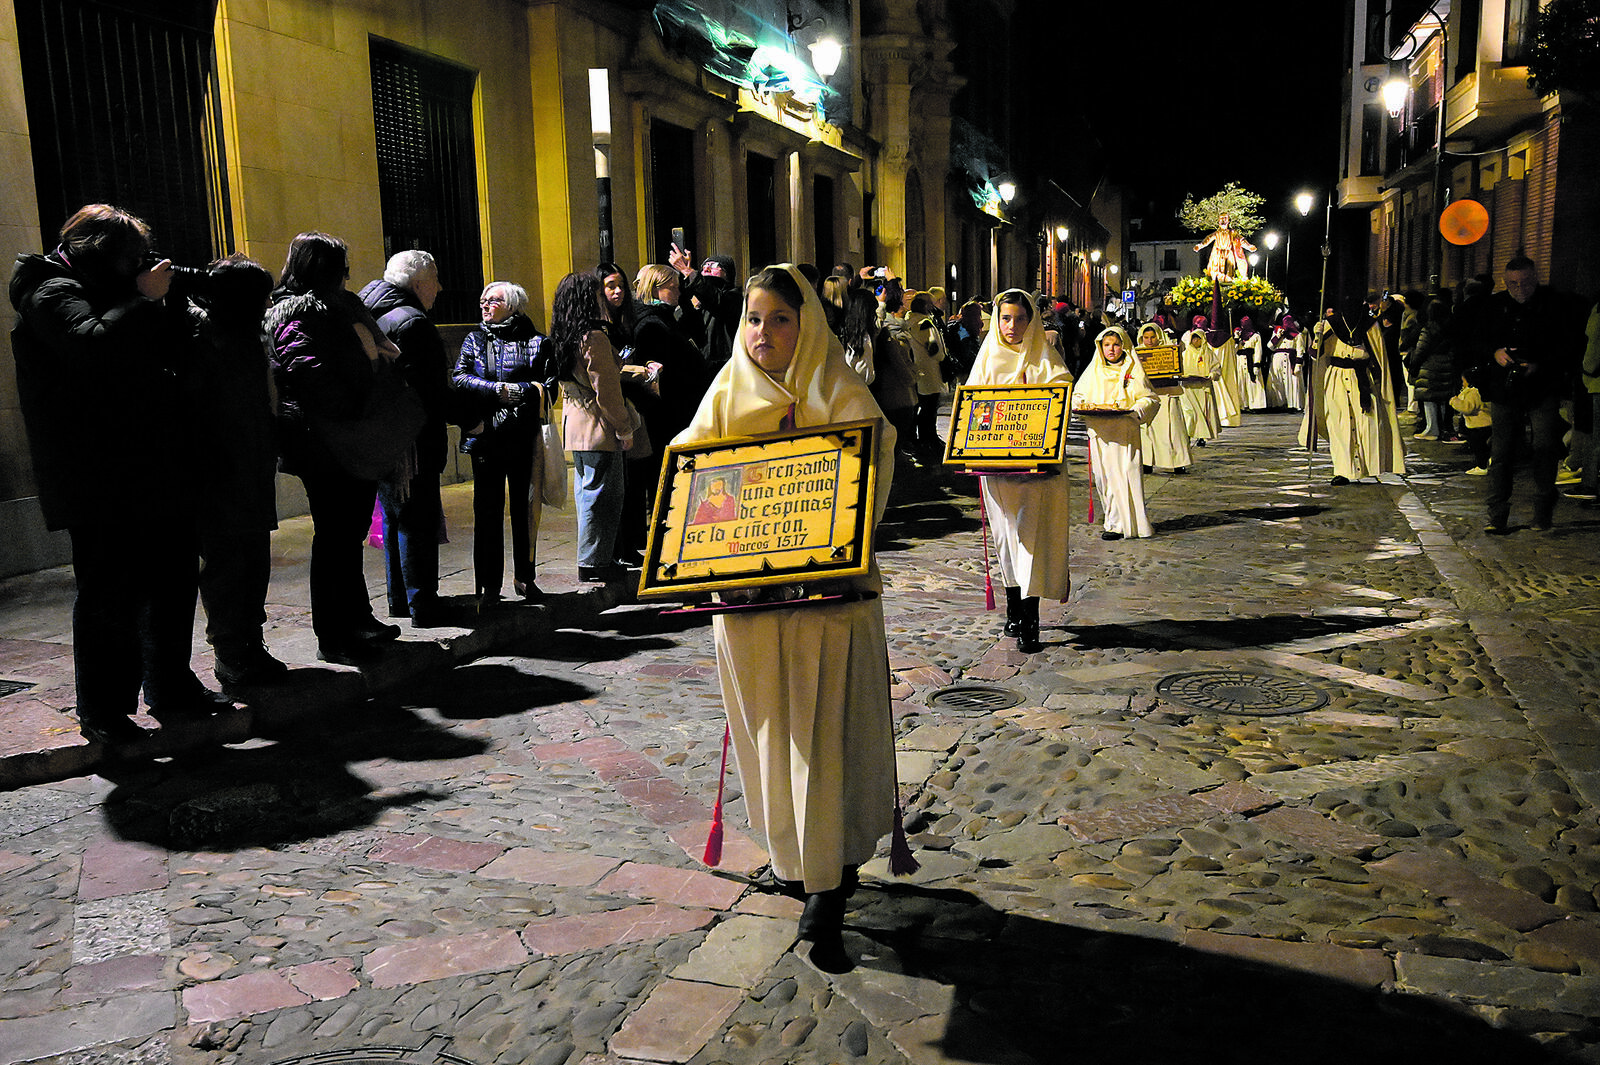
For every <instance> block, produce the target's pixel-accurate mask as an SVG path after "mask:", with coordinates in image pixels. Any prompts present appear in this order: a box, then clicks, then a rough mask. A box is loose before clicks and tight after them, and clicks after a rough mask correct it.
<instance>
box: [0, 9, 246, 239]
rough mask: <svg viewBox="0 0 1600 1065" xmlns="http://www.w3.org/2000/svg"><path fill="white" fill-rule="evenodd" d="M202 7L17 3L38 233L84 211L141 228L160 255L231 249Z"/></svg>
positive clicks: (206, 15)
mask: <svg viewBox="0 0 1600 1065" xmlns="http://www.w3.org/2000/svg"><path fill="white" fill-rule="evenodd" d="M211 10H212V6H211V4H210V3H208V2H194V0H189V2H179V0H173V2H170V3H169V2H159V3H157V2H142V3H141V2H135V0H130V2H127V3H116V4H112V3H102V2H97V0H17V3H16V15H17V37H18V43H19V45H20V52H21V57H22V84H23V95H24V97H25V99H26V104H27V111H28V127H29V133H30V137H31V140H32V143H33V173H34V184H35V186H36V189H37V193H38V198H39V224H40V227H41V228H42V229H43V230H44V232H45V233H46V234H49V235H53V234H55V233H56V232H57V231H59V230H60V228H61V223H62V222H64V221H66V219H67V217H68V216H69V215H71V214H72V213H73V212H74V211H76V210H77V209H78V208H79V207H82V206H83V205H84V204H86V203H111V204H115V205H116V206H118V207H122V208H124V209H126V210H129V211H132V212H134V213H135V214H137V215H139V216H141V217H142V218H145V219H147V220H148V221H149V222H150V224H151V225H152V226H154V227H155V231H156V240H157V243H158V248H159V250H160V251H161V252H162V254H164V255H168V256H171V257H172V258H173V259H175V260H177V261H178V262H180V263H187V264H190V265H196V264H203V263H206V262H209V261H211V260H212V259H214V258H217V257H218V256H221V255H225V254H227V253H228V252H230V251H232V250H233V248H232V238H231V226H230V223H229V217H228V197H227V194H226V186H225V185H224V178H223V174H222V169H221V164H220V160H221V156H222V152H221V139H222V127H221V123H220V120H219V118H218V115H217V113H216V109H215V99H216V94H215V76H216V71H215V62H214V52H213V50H212V42H211Z"/></svg>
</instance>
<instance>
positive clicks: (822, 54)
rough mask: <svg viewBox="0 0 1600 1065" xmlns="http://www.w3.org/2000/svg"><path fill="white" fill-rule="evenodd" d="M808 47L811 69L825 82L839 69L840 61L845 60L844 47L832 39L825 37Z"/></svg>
mask: <svg viewBox="0 0 1600 1065" xmlns="http://www.w3.org/2000/svg"><path fill="white" fill-rule="evenodd" d="M806 47H807V49H809V50H810V52H811V69H813V70H815V71H816V72H817V75H818V76H819V77H821V78H823V79H824V80H826V79H827V78H831V77H833V75H834V74H835V72H837V71H838V69H839V61H840V60H841V59H843V58H844V45H842V44H840V43H839V42H838V41H837V40H835V39H834V38H832V37H824V38H822V39H821V40H819V41H817V42H816V43H814V44H809V45H807V46H806Z"/></svg>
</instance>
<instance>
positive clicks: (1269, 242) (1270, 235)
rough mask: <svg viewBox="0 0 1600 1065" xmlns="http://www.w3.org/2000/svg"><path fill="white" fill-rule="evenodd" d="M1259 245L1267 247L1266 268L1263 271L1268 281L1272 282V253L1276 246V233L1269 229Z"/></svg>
mask: <svg viewBox="0 0 1600 1065" xmlns="http://www.w3.org/2000/svg"><path fill="white" fill-rule="evenodd" d="M1261 243H1263V244H1265V245H1266V246H1267V268H1266V270H1265V271H1263V272H1264V273H1265V274H1266V278H1267V280H1268V281H1271V280H1272V252H1273V250H1274V249H1276V248H1277V246H1278V231H1277V230H1275V229H1269V230H1268V231H1267V235H1266V236H1264V237H1262V238H1261Z"/></svg>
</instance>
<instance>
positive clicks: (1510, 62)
mask: <svg viewBox="0 0 1600 1065" xmlns="http://www.w3.org/2000/svg"><path fill="white" fill-rule="evenodd" d="M1537 10H1538V3H1537V0H1506V48H1505V54H1504V57H1503V58H1502V60H1501V62H1503V63H1504V64H1505V65H1506V66H1508V67H1516V66H1522V65H1523V64H1525V63H1526V62H1527V61H1528V51H1529V49H1530V48H1532V46H1533V16H1534V12H1535V11H1537Z"/></svg>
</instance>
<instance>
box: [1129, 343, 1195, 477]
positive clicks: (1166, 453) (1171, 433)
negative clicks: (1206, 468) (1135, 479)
mask: <svg viewBox="0 0 1600 1065" xmlns="http://www.w3.org/2000/svg"><path fill="white" fill-rule="evenodd" d="M1170 343H1172V341H1171V339H1170V338H1169V337H1168V336H1167V331H1166V330H1165V329H1163V328H1162V327H1161V326H1160V325H1159V324H1157V323H1156V322H1147V323H1146V324H1144V325H1142V326H1140V327H1139V347H1141V348H1155V347H1162V346H1164V345H1167V344H1170ZM1151 388H1152V390H1153V391H1154V392H1155V394H1156V399H1157V401H1158V402H1159V403H1160V406H1158V407H1157V408H1156V413H1155V417H1153V418H1151V419H1150V420H1149V421H1148V422H1146V423H1145V424H1144V425H1142V426H1140V428H1139V439H1140V443H1141V445H1142V446H1143V449H1144V464H1145V466H1146V467H1148V468H1153V469H1160V470H1171V471H1172V472H1173V473H1188V472H1189V463H1190V462H1191V461H1193V460H1192V459H1191V458H1190V456H1189V427H1188V425H1187V423H1186V422H1185V420H1184V416H1183V385H1182V384H1181V383H1179V384H1173V385H1170V386H1164V387H1162V388H1156V387H1155V386H1154V385H1151Z"/></svg>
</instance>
